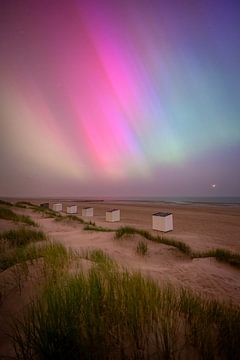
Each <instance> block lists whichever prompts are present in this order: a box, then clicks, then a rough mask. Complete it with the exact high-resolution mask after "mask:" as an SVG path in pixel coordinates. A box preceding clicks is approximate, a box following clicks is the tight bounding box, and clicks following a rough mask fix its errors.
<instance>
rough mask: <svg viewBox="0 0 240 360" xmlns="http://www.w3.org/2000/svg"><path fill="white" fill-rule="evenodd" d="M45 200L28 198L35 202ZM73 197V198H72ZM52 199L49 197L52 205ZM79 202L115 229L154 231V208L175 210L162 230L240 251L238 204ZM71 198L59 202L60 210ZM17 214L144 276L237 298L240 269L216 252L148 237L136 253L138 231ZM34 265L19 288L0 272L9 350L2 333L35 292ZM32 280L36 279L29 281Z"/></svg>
mask: <svg viewBox="0 0 240 360" xmlns="http://www.w3.org/2000/svg"><path fill="white" fill-rule="evenodd" d="M42 201H43V200H39V201H32V202H33V203H35V204H39V203H41V202H42ZM72 203H73V202H72ZM52 204H53V201H51V202H50V208H51V207H52ZM74 204H77V205H78V216H81V209H82V208H83V207H86V206H91V207H93V208H94V216H93V217H91V218H84V220H86V221H88V220H91V221H94V222H95V223H96V225H99V226H103V227H110V228H112V229H117V228H119V227H120V226H124V225H128V226H133V227H136V228H141V229H146V230H148V231H150V232H152V233H153V234H155V235H156V234H159V233H158V232H156V231H153V230H152V229H151V228H152V217H151V216H152V214H153V213H155V212H156V211H168V212H171V213H172V214H173V221H174V230H173V231H171V232H169V233H166V234H164V236H166V237H169V238H175V239H178V240H180V241H184V242H185V243H187V244H188V245H189V246H190V247H191V248H192V249H193V250H194V251H198V250H200V251H204V250H209V249H214V248H224V249H228V250H232V251H235V252H240V237H239V235H240V207H238V206H219V205H218V206H216V205H197V204H194V205H193V204H192V205H177V204H166V203H141V202H122V201H119V202H91V203H86V202H76V203H75V202H74ZM67 205H69V202H63V213H64V212H65V211H66V206H67ZM111 208H118V209H120V210H121V221H120V222H116V223H107V222H106V221H105V212H106V210H107V209H111ZM14 211H15V212H16V213H18V214H25V215H29V216H31V218H32V219H33V220H34V221H36V222H37V223H38V224H39V227H40V229H41V230H43V231H44V232H45V233H46V234H47V235H48V236H49V238H50V239H51V240H53V241H56V242H60V243H62V244H64V245H65V246H66V247H67V248H72V249H74V250H78V251H81V250H87V249H88V250H91V249H102V250H103V251H105V252H106V253H107V254H109V255H110V256H111V257H112V258H113V259H114V260H116V261H117V262H118V263H119V264H120V265H122V266H123V267H124V268H127V269H128V270H130V271H131V270H132V271H140V272H141V273H142V274H143V275H144V276H146V277H150V278H152V279H154V280H155V281H156V282H157V283H159V284H160V285H161V284H163V283H164V284H165V283H170V284H173V285H174V286H176V287H185V288H188V289H191V290H193V291H194V292H197V293H198V294H201V295H203V296H206V297H207V298H210V299H216V300H219V301H221V302H228V303H229V302H230V303H233V304H239V303H240V275H239V269H236V268H234V267H232V266H231V265H228V264H224V263H221V262H218V261H217V260H216V259H214V258H203V259H191V258H189V257H188V256H186V255H185V254H183V253H181V252H180V251H179V250H178V249H176V248H174V247H172V246H167V245H163V244H158V243H155V242H152V241H150V240H146V242H147V246H148V254H147V255H146V256H144V257H143V256H140V255H139V254H137V253H136V246H137V243H138V241H139V240H140V239H141V238H140V236H139V235H133V236H128V237H124V238H122V239H118V240H117V239H116V238H115V233H114V232H97V231H86V230H84V229H83V227H84V226H83V225H82V224H80V223H77V222H74V221H59V222H58V221H55V219H53V218H49V217H43V216H42V214H39V213H37V212H34V211H33V210H31V209H21V208H14ZM19 226H20V225H17V224H14V223H12V222H11V221H7V220H1V221H0V230H1V231H4V230H8V229H12V228H15V229H16V228H18V227H19ZM36 274H37V268H34V267H33V268H32V270H31V266H30V275H31V276H30V278H28V280H26V281H25V283H24V286H23V288H22V290H21V291H20V292H19V291H18V289H17V285H16V273H15V277H14V272H13V271H12V270H11V268H10V269H7V270H5V271H3V272H2V273H0V285H1V289H3V288H4V293H5V296H4V298H3V299H2V305H1V308H0V323H1V324H4V326H2V329H1V336H0V338H1V341H0V351H1V352H2V353H5V354H6V353H9V354H11V353H12V352H11V351H12V348H11V345H10V343H9V341H8V340H6V336H5V335H4V334H5V333H6V332H8V331H9V324H8V321H6V319H9V318H10V317H11V316H12V315H16V314H17V313H19V312H21V310H22V309H23V307H24V306H25V305H26V304H27V303H28V302H29V299H30V298H31V296H32V295H33V294H34V291H33V290H34V289H35V283H36V277H37V275H36ZM33 284H34V285H33Z"/></svg>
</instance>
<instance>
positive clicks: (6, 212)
mask: <svg viewBox="0 0 240 360" xmlns="http://www.w3.org/2000/svg"><path fill="white" fill-rule="evenodd" d="M0 219H4V220H12V221H15V222H21V223H25V224H27V225H32V226H36V227H37V226H38V224H36V223H35V221H33V220H32V219H31V218H30V216H27V215H19V214H16V213H15V212H14V211H13V210H12V209H9V208H5V207H2V206H0Z"/></svg>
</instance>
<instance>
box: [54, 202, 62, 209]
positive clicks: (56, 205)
mask: <svg viewBox="0 0 240 360" xmlns="http://www.w3.org/2000/svg"><path fill="white" fill-rule="evenodd" d="M53 210H54V211H62V204H60V203H58V204H53Z"/></svg>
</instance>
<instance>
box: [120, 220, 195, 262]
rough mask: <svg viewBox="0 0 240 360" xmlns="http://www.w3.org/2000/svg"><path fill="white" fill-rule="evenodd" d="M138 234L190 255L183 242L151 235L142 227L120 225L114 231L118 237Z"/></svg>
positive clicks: (189, 249) (189, 250)
mask: <svg viewBox="0 0 240 360" xmlns="http://www.w3.org/2000/svg"><path fill="white" fill-rule="evenodd" d="M134 234H137V235H140V236H142V237H144V238H145V239H147V240H151V241H154V242H157V243H160V244H165V245H170V246H174V247H176V248H177V249H179V250H180V251H181V252H183V253H184V254H186V255H189V256H191V253H192V251H191V248H190V247H189V246H188V245H187V244H185V243H184V242H182V241H177V240H174V239H170V238H167V237H164V236H154V235H152V234H151V233H150V232H149V231H146V230H142V229H136V228H133V227H130V226H124V227H120V228H119V229H117V231H116V238H117V239H120V238H121V237H123V236H125V235H127V236H129V235H134Z"/></svg>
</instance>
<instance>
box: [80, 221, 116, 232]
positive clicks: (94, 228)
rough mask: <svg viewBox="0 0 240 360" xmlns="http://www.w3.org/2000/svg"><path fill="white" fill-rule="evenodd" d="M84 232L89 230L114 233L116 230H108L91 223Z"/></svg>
mask: <svg viewBox="0 0 240 360" xmlns="http://www.w3.org/2000/svg"><path fill="white" fill-rule="evenodd" d="M83 230H87V231H102V232H114V231H115V230H114V229H110V228H106V227H103V226H96V225H93V224H90V223H87V224H86V225H85V226H84V228H83Z"/></svg>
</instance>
